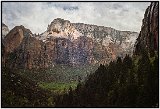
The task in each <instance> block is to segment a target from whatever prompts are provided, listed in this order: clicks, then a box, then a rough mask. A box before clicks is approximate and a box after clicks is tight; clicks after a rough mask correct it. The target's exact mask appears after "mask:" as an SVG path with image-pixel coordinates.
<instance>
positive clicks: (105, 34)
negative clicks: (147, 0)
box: [38, 18, 138, 63]
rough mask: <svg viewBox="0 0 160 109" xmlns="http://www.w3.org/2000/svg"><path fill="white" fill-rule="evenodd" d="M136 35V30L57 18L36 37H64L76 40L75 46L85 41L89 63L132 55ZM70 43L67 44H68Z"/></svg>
mask: <svg viewBox="0 0 160 109" xmlns="http://www.w3.org/2000/svg"><path fill="white" fill-rule="evenodd" d="M80 37H81V38H80ZM82 37H83V38H85V40H87V41H86V42H84V41H85V40H84V41H81V40H82V39H83V38H82ZM137 37H138V33H136V32H130V31H118V30H115V29H113V28H110V27H103V26H97V25H89V24H83V23H71V22H70V21H68V20H64V19H61V18H57V19H55V20H53V21H52V22H51V24H50V25H48V28H47V31H45V32H44V33H42V34H41V35H40V37H39V38H38V39H39V40H43V41H44V42H45V41H46V40H47V39H49V38H66V39H68V40H69V41H70V42H72V43H74V42H77V43H74V44H73V46H75V47H79V43H81V44H80V45H84V44H82V43H87V44H85V45H86V46H88V48H87V47H85V49H86V48H87V49H88V50H84V51H90V53H89V52H88V53H89V54H90V55H89V56H90V58H89V59H87V60H90V62H91V63H106V62H109V60H113V59H115V58H116V56H122V57H123V56H124V55H125V54H130V55H132V51H133V49H134V43H135V41H136V38H137ZM89 40H90V41H89ZM70 45H72V44H68V46H70ZM89 46H90V47H89ZM75 47H74V48H75ZM68 48H69V49H70V48H73V47H68ZM74 48H73V49H74ZM78 49H79V48H78ZM70 51H73V50H69V52H70ZM75 51H76V50H75ZM70 54H75V53H70ZM85 54H86V53H84V54H83V55H84V57H85ZM76 56H77V55H76ZM76 56H75V57H76ZM78 57H79V56H78ZM86 57H88V55H86ZM79 58H80V57H79ZM71 60H72V62H74V61H73V60H78V59H77V58H74V59H73V58H72V59H71ZM76 62H77V61H76Z"/></svg>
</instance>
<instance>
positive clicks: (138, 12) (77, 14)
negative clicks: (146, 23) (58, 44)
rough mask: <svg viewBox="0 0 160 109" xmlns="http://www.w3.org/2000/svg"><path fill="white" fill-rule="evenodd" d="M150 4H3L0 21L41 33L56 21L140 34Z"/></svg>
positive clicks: (11, 26)
mask: <svg viewBox="0 0 160 109" xmlns="http://www.w3.org/2000/svg"><path fill="white" fill-rule="evenodd" d="M149 5H150V2H2V22H3V23H5V24H6V25H7V26H8V27H9V29H12V28H13V27H15V26H18V25H23V26H25V27H26V28H28V29H30V30H31V31H32V33H43V32H44V31H46V29H47V26H48V24H50V23H51V22H52V21H53V20H54V19H56V18H62V19H65V20H69V21H70V22H71V23H85V24H94V25H98V26H105V27H112V28H115V29H117V30H122V31H135V32H139V31H140V29H141V25H142V19H143V18H144V13H145V10H146V9H147V7H148V6H149Z"/></svg>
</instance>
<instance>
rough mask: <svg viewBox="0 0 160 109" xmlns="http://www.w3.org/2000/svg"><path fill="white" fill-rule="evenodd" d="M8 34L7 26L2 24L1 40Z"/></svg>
mask: <svg viewBox="0 0 160 109" xmlns="http://www.w3.org/2000/svg"><path fill="white" fill-rule="evenodd" d="M8 33H9V28H8V26H7V25H5V24H4V23H2V38H4V37H5V36H6V35H7V34H8Z"/></svg>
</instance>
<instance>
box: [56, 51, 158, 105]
mask: <svg viewBox="0 0 160 109" xmlns="http://www.w3.org/2000/svg"><path fill="white" fill-rule="evenodd" d="M158 81H159V78H158V55H157V54H156V53H155V55H154V56H153V55H152V56H151V57H150V55H147V54H146V53H144V54H142V55H139V56H134V57H133V58H131V57H129V55H126V57H125V58H124V59H123V60H122V59H121V58H120V57H118V58H117V61H112V62H110V64H109V65H100V66H99V68H98V69H97V70H96V71H95V73H93V74H90V75H89V77H88V79H87V80H86V81H85V82H84V83H79V84H78V86H77V88H76V89H75V90H72V91H71V92H70V93H68V94H64V95H61V96H58V98H57V99H56V104H55V106H56V107H158V105H159V100H158V95H159V91H158V88H159V85H158Z"/></svg>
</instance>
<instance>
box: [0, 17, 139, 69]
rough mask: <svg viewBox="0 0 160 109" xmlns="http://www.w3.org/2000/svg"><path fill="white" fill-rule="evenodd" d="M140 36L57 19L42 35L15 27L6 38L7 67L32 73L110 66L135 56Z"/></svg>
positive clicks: (134, 33) (5, 58) (5, 56)
mask: <svg viewBox="0 0 160 109" xmlns="http://www.w3.org/2000/svg"><path fill="white" fill-rule="evenodd" d="M137 36H138V33H136V32H130V31H118V30H115V29H113V28H110V27H102V26H96V25H88V24H81V23H71V22H70V21H68V20H64V19H60V18H57V19H54V20H53V21H52V22H51V24H50V25H48V28H47V30H46V31H45V32H44V33H42V34H40V35H36V34H32V32H31V31H30V30H29V29H26V28H25V27H24V26H16V27H15V28H13V29H12V30H11V31H10V32H9V33H8V34H7V35H6V37H5V38H4V51H5V52H4V54H5V55H3V56H4V57H3V59H4V60H5V61H4V62H5V64H4V65H6V63H7V66H10V67H17V68H18V67H20V68H29V69H31V68H50V67H53V66H54V65H56V64H66V65H71V66H78V65H85V64H96V63H108V62H110V61H111V60H114V59H116V57H117V56H121V57H123V56H124V55H125V54H130V55H132V50H133V45H134V42H135V40H136V38H137ZM6 60H7V61H6ZM11 63H14V64H11ZM8 64H9V65H8Z"/></svg>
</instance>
